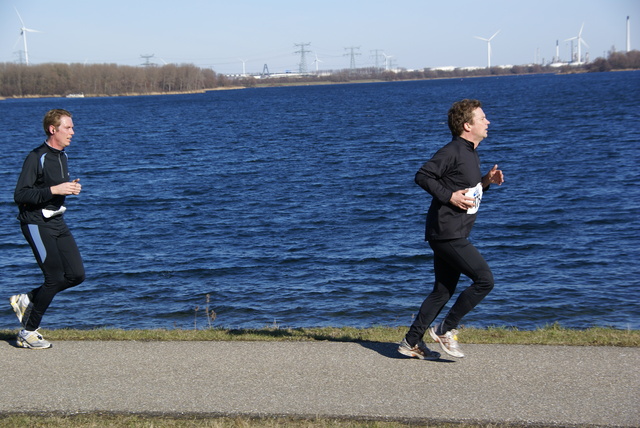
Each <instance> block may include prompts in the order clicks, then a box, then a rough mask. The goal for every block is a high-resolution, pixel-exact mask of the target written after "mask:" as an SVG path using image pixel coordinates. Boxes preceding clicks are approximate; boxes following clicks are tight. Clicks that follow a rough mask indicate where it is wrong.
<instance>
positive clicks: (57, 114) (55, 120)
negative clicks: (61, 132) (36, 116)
mask: <svg viewBox="0 0 640 428" xmlns="http://www.w3.org/2000/svg"><path fill="white" fill-rule="evenodd" d="M63 116H69V117H71V113H69V112H68V111H66V110H64V109H61V108H56V109H53V110H49V111H48V112H47V114H45V115H44V119H43V120H42V127H43V128H44V132H45V134H47V136H51V133H50V132H49V127H50V126H51V125H53V126H54V127H56V129H57V128H58V127H59V126H60V122H61V120H60V119H61V118H62V117H63Z"/></svg>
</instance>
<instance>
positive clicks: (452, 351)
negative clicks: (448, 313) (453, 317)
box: [429, 327, 464, 358]
mask: <svg viewBox="0 0 640 428" xmlns="http://www.w3.org/2000/svg"><path fill="white" fill-rule="evenodd" d="M429 335H430V336H431V338H432V339H433V340H435V341H436V342H438V343H439V344H440V347H441V348H442V350H443V351H444V352H446V353H447V354H449V355H451V356H452V357H456V358H462V357H464V354H463V353H462V351H461V350H460V345H458V330H449V331H448V332H446V333H445V334H443V335H438V334H436V328H435V327H429Z"/></svg>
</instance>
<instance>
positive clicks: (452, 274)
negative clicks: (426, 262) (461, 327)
mask: <svg viewBox="0 0 640 428" xmlns="http://www.w3.org/2000/svg"><path fill="white" fill-rule="evenodd" d="M429 245H430V246H431V249H432V250H433V257H434V260H433V268H434V273H435V284H434V286H433V291H432V292H431V294H429V296H427V298H426V299H425V300H424V302H423V303H422V306H420V312H419V314H418V316H417V317H416V319H415V321H414V322H413V325H411V328H410V329H409V332H408V333H407V342H409V344H410V345H415V344H416V343H418V342H419V341H420V340H422V337H423V336H424V333H425V332H426V330H427V328H429V326H430V325H431V323H432V322H433V321H434V320H435V319H436V318H437V317H438V315H439V314H440V311H442V309H443V308H444V306H445V305H446V304H447V302H448V301H449V299H451V296H453V294H454V292H455V290H456V286H457V285H458V280H459V279H460V274H464V275H465V276H468V277H469V278H471V280H472V281H473V284H471V285H470V286H469V287H468V288H467V289H466V290H464V291H463V292H462V293H460V295H459V296H458V299H457V300H456V302H455V303H454V305H453V306H452V307H451V309H450V310H449V313H448V314H447V316H446V317H445V318H444V320H443V322H442V326H441V331H438V332H437V333H438V334H444V333H446V332H447V331H449V330H452V329H455V328H457V327H458V324H459V323H460V321H461V320H462V317H464V316H465V315H466V314H467V313H468V312H469V311H471V310H472V309H473V308H474V307H475V306H476V305H477V304H478V303H480V302H481V301H482V299H484V298H485V296H486V295H487V294H489V292H490V291H491V290H492V289H493V274H492V273H491V269H490V268H489V265H488V264H487V262H486V261H485V260H484V258H483V257H482V255H481V254H480V252H479V251H478V250H477V249H476V248H475V247H474V246H473V244H471V242H469V240H468V239H466V238H461V239H452V240H447V241H429Z"/></svg>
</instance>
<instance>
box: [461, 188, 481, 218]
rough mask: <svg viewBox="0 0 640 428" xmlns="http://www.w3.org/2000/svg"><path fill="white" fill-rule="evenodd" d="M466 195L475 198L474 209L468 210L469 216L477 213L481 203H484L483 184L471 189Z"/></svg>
mask: <svg viewBox="0 0 640 428" xmlns="http://www.w3.org/2000/svg"><path fill="white" fill-rule="evenodd" d="M464 195H465V196H468V197H469V198H473V207H471V208H469V209H468V210H467V214H475V213H477V212H478V209H480V201H482V182H480V183H478V184H476V187H473V188H471V189H469V191H468V192H467V193H465V194H464Z"/></svg>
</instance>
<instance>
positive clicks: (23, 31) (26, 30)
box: [13, 7, 40, 65]
mask: <svg viewBox="0 0 640 428" xmlns="http://www.w3.org/2000/svg"><path fill="white" fill-rule="evenodd" d="M13 9H14V10H15V11H16V13H17V14H18V18H19V19H20V24H22V27H20V36H22V41H23V43H24V62H25V64H27V65H29V53H28V51H27V33H40V31H38V30H32V29H30V28H27V27H25V26H24V21H23V20H22V17H21V16H20V13H19V12H18V9H16V8H15V7H14V8H13Z"/></svg>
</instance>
